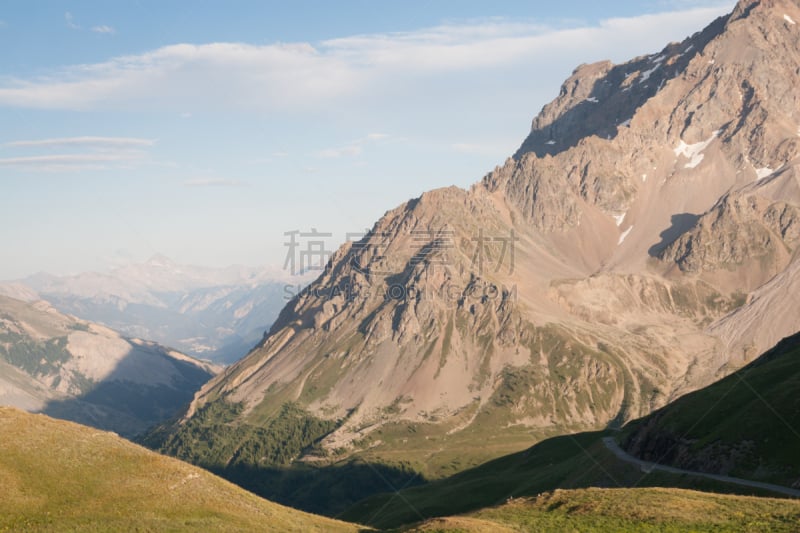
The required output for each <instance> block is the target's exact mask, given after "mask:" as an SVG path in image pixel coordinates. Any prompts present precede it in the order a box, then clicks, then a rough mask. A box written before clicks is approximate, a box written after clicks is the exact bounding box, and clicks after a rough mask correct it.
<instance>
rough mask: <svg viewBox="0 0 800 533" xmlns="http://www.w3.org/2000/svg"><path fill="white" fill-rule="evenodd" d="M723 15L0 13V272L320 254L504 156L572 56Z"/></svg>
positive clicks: (517, 9)
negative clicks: (319, 240)
mask: <svg viewBox="0 0 800 533" xmlns="http://www.w3.org/2000/svg"><path fill="white" fill-rule="evenodd" d="M609 4H611V5H609ZM734 4H735V2H734V1H732V0H728V1H717V0H707V1H702V0H697V1H691V0H673V1H669V0H652V1H638V2H633V1H619V2H613V3H608V2H596V1H594V2H582V1H568V0H566V1H563V2H558V3H554V2H522V1H520V2H492V3H489V2H479V1H459V2H455V1H438V2H375V1H371V2H367V1H361V2H356V1H351V2H323V1H298V2H263V1H259V2H256V1H252V2H250V1H231V2H221V1H220V2H212V1H197V2H188V1H187V2H178V1H175V2H163V1H158V2H157V1H130V2H107V1H81V2H64V1H50V2H48V1H37V2H28V1H23V0H10V1H7V2H4V3H2V4H0V47H2V49H3V50H5V51H6V53H4V54H2V55H0V121H2V124H3V125H4V127H3V128H2V130H0V187H2V188H0V241H2V242H3V248H4V254H3V255H4V257H3V259H4V260H3V261H2V262H0V279H12V278H19V277H23V276H26V275H29V274H32V273H35V272H38V271H48V272H52V273H57V274H65V273H73V272H79V271H85V270H103V269H106V268H108V267H109V266H111V265H114V264H118V263H120V262H125V261H141V260H144V259H146V258H147V257H149V256H152V255H154V254H156V253H161V254H164V255H167V256H169V257H171V258H173V259H175V260H177V261H179V262H183V263H190V264H198V265H208V266H225V265H229V264H247V265H278V266H280V265H282V264H283V261H284V257H285V254H286V248H285V247H284V240H285V237H284V235H283V233H284V232H286V231H291V230H301V231H309V230H310V229H311V228H316V229H317V230H319V231H322V232H329V233H331V234H332V237H331V239H330V241H331V242H330V246H331V247H333V246H335V245H336V244H337V243H338V242H341V241H343V240H344V238H345V234H346V233H347V232H357V231H363V230H364V229H365V228H367V227H370V226H371V225H372V223H373V222H374V221H375V220H376V219H377V218H378V217H380V216H381V215H382V214H383V213H384V212H385V211H386V210H388V209H390V208H392V207H394V206H396V205H398V204H399V203H401V202H403V201H405V200H406V199H408V198H410V197H414V196H417V195H419V194H420V193H421V192H423V191H425V190H428V189H432V188H436V187H441V186H447V185H452V184H455V185H458V186H462V187H468V186H469V185H470V184H472V183H474V182H475V181H477V180H479V179H480V178H481V177H482V176H483V175H484V174H485V173H486V172H488V171H490V170H491V169H492V168H494V166H495V165H497V164H501V163H502V162H503V161H504V160H505V158H506V157H507V156H509V155H510V154H511V153H513V151H514V150H515V149H516V148H517V147H518V146H519V144H520V143H521V142H522V140H523V139H524V137H525V135H526V133H527V131H528V128H529V126H530V121H531V119H532V118H533V116H534V115H535V114H536V113H537V112H538V111H539V109H540V108H541V107H542V105H544V104H545V103H546V102H547V101H549V100H550V99H552V98H553V97H554V96H555V95H556V94H557V92H558V89H559V86H560V84H561V82H562V81H563V80H564V78H566V77H567V76H568V75H569V73H570V72H571V71H572V70H573V69H574V67H575V66H577V65H578V64H580V63H583V62H591V61H597V60H601V59H611V60H612V61H624V60H626V59H629V58H631V57H633V56H635V55H640V54H644V53H652V52H655V51H657V50H659V49H660V48H661V47H663V45H665V44H666V43H667V42H669V41H672V40H680V39H682V38H683V37H685V36H687V35H689V34H690V33H692V32H694V31H697V30H700V29H702V27H703V26H705V25H706V24H707V23H708V22H710V21H711V20H713V19H714V18H715V17H716V16H719V15H722V14H724V13H726V12H728V11H730V9H732V7H733V5H734Z"/></svg>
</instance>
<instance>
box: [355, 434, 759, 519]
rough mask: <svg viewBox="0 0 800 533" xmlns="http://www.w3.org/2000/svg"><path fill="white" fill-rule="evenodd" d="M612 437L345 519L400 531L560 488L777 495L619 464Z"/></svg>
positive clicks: (387, 497)
mask: <svg viewBox="0 0 800 533" xmlns="http://www.w3.org/2000/svg"><path fill="white" fill-rule="evenodd" d="M607 434H608V433H602V432H593V433H581V434H577V435H567V436H563V437H556V438H552V439H548V440H546V441H543V442H541V443H539V444H537V445H535V446H533V447H532V448H530V449H528V450H526V451H524V452H519V453H515V454H512V455H508V456H505V457H501V458H499V459H495V460H494V461H490V462H488V463H485V464H483V465H481V466H479V467H477V468H473V469H470V470H466V471H464V472H461V473H459V474H456V475H454V476H452V477H449V478H446V479H442V480H437V481H432V482H430V483H428V484H425V485H421V486H418V487H413V488H409V489H405V490H402V491H400V493H399V494H381V495H378V496H374V497H372V498H368V499H366V500H364V501H362V502H359V503H358V504H356V505H354V506H353V507H351V508H350V509H348V510H347V511H346V512H345V513H343V514H342V515H341V516H340V518H342V519H344V520H349V521H353V522H359V523H367V524H370V525H372V526H375V527H383V528H386V527H398V526H401V525H403V524H409V523H413V522H418V521H420V520H423V519H428V518H431V517H437V516H451V515H457V514H463V513H468V512H473V511H475V510H477V509H481V508H486V507H491V506H495V505H500V504H502V503H503V502H505V501H506V500H508V499H509V498H510V497H515V498H518V497H533V496H537V495H538V494H540V493H542V492H546V491H550V490H553V489H556V488H564V489H572V488H583V487H608V488H618V487H660V486H666V487H683V488H690V489H696V490H709V491H717V492H733V493H738V494H758V495H771V494H769V493H767V492H764V491H759V490H755V489H750V488H747V487H741V486H737V485H724V484H721V483H718V482H715V481H711V480H707V479H703V478H698V477H694V476H685V475H676V474H668V473H664V472H652V473H649V474H645V473H643V472H641V470H640V469H639V468H637V467H635V466H633V465H630V464H628V463H625V462H622V461H619V460H618V459H617V458H616V457H614V455H613V454H612V453H611V452H610V451H608V450H607V449H606V447H605V445H604V444H603V443H602V437H603V436H604V435H607Z"/></svg>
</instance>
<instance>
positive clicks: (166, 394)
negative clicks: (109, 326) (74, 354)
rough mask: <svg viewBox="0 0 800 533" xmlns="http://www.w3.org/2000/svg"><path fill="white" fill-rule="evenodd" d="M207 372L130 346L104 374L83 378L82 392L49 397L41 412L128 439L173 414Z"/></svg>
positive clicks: (190, 396) (150, 351) (186, 363)
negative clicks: (98, 377) (114, 365)
mask: <svg viewBox="0 0 800 533" xmlns="http://www.w3.org/2000/svg"><path fill="white" fill-rule="evenodd" d="M148 377H152V378H153V379H151V380H148ZM211 377H213V374H212V373H211V372H209V371H207V370H204V369H203V368H200V367H198V366H196V365H194V364H192V363H190V362H187V361H181V360H178V359H172V358H170V357H168V356H166V355H164V354H163V353H161V352H160V351H158V350H157V349H155V348H153V349H132V350H131V351H130V352H129V353H128V354H127V355H126V356H125V357H123V358H122V359H121V360H120V361H119V363H118V364H117V366H116V367H115V368H114V370H113V371H111V373H110V374H109V375H108V376H106V377H105V378H104V379H102V380H100V381H98V382H91V381H89V380H85V382H84V383H83V384H81V388H82V390H83V393H81V394H79V395H77V396H75V397H72V398H64V399H59V400H50V401H49V402H47V404H46V405H45V407H44V408H43V409H42V410H41V411H40V412H42V413H44V414H46V415H49V416H52V417H54V418H60V419H62V420H69V421H72V422H77V423H79V424H83V425H86V426H91V427H94V428H97V429H101V430H105V431H114V432H115V433H118V434H119V435H122V436H124V437H128V438H130V437H134V436H136V435H138V434H141V433H143V432H144V431H146V430H147V429H148V428H150V427H151V426H153V425H155V424H158V423H160V422H163V421H165V420H168V419H169V418H171V417H173V416H175V415H176V414H177V413H178V412H179V411H180V410H181V409H182V408H185V407H186V405H187V404H188V403H189V402H191V400H192V398H193V397H194V394H195V392H197V391H198V390H199V389H200V387H202V386H203V384H205V383H206V382H207V381H208V380H209V379H211Z"/></svg>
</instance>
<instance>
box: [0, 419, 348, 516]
mask: <svg viewBox="0 0 800 533" xmlns="http://www.w3.org/2000/svg"><path fill="white" fill-rule="evenodd" d="M0 436H2V438H0V487H2V490H1V491H0V531H5V530H12V531H18V530H25V531H31V530H34V531H35V530H47V531H53V530H58V531H73V530H76V531H77V530H80V531H114V530H126V531H130V530H158V531H163V530H170V531H180V530H203V531H212V530H213V531H220V530H229V531H230V530H236V531H356V530H357V527H356V526H355V525H352V524H346V523H343V522H336V521H334V520H329V519H326V518H322V517H318V516H314V515H309V514H306V513H302V512H300V511H296V510H293V509H289V508H286V507H283V506H280V505H277V504H274V503H272V502H269V501H266V500H263V499H261V498H258V497H257V496H254V495H253V494H251V493H248V492H246V491H244V490H242V489H240V488H239V487H236V486H234V485H232V484H230V483H228V482H226V481H224V480H222V479H220V478H218V477H215V476H213V475H212V474H209V473H208V472H205V471H203V470H201V469H199V468H196V467H193V466H190V465H187V464H184V463H182V462H180V461H177V460H175V459H171V458H168V457H164V456H161V455H158V454H156V453H153V452H150V451H147V450H146V449H144V448H141V447H139V446H136V445H134V444H131V443H129V442H127V441H125V440H123V439H120V438H119V437H117V436H116V435H114V434H112V433H105V432H101V431H97V430H94V429H90V428H87V427H83V426H80V425H77V424H73V423H70V422H62V421H56V420H53V419H51V418H48V417H46V416H43V415H31V414H27V413H23V412H22V411H18V410H16V409H10V408H0Z"/></svg>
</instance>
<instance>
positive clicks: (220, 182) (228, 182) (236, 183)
mask: <svg viewBox="0 0 800 533" xmlns="http://www.w3.org/2000/svg"><path fill="white" fill-rule="evenodd" d="M182 185H183V186H184V187H245V186H247V185H248V183H247V182H246V181H241V180H233V179H223V178H198V179H190V180H185V181H184V182H183V183H182Z"/></svg>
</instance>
